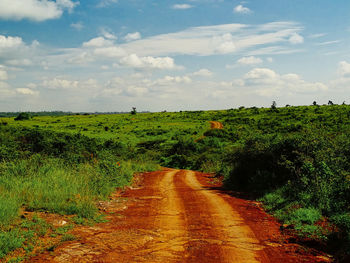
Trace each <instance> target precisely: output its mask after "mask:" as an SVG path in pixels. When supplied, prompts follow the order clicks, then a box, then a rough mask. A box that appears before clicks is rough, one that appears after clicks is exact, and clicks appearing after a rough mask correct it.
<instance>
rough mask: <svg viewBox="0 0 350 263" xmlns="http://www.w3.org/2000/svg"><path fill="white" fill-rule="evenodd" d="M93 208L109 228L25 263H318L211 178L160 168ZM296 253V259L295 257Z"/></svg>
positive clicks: (87, 230) (81, 231) (82, 234)
mask: <svg viewBox="0 0 350 263" xmlns="http://www.w3.org/2000/svg"><path fill="white" fill-rule="evenodd" d="M138 178H139V182H138V186H137V188H130V189H128V190H126V191H125V192H124V193H123V194H121V195H120V196H118V197H117V196H115V197H113V198H112V199H111V200H110V201H109V202H101V203H100V206H101V209H103V210H104V211H105V212H106V213H107V215H108V216H107V218H108V220H109V222H107V223H101V224H97V225H96V226H93V227H86V226H82V227H79V228H77V229H75V230H74V231H73V234H75V235H76V236H77V237H78V240H76V241H71V242H68V243H65V244H63V245H62V246H60V247H58V248H56V249H55V251H54V252H46V253H44V254H42V255H39V256H38V257H36V258H32V259H30V260H29V261H28V262H216V263H217V262H224V263H225V262H235V263H240V262H244V263H253V262H272V263H277V262H278V263H280V262H293V263H294V262H325V261H323V259H324V258H323V257H321V256H315V253H313V254H314V255H310V253H309V252H305V250H304V249H302V248H301V247H300V246H298V245H295V244H289V243H287V242H286V241H285V238H284V237H283V236H282V235H281V233H280V231H279V225H278V223H277V222H276V221H275V220H274V219H273V218H272V217H270V216H268V215H267V214H266V213H265V212H264V211H263V210H262V209H261V208H260V206H259V204H258V203H256V202H253V201H247V200H244V199H239V198H236V197H233V196H231V195H230V194H229V193H225V192H222V191H220V190H218V187H219V186H220V182H219V181H218V180H217V179H215V178H213V177H212V176H211V175H208V174H203V173H197V172H193V171H185V170H175V169H164V170H163V171H158V172H152V173H145V174H143V175H141V176H139V177H138ZM297 251H299V252H297Z"/></svg>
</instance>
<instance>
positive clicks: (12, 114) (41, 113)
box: [0, 111, 149, 117]
mask: <svg viewBox="0 0 350 263" xmlns="http://www.w3.org/2000/svg"><path fill="white" fill-rule="evenodd" d="M20 113H27V114H29V116H30V117H36V116H65V115H84V114H85V115H101V114H127V113H129V112H126V111H125V112H124V111H113V112H112V111H111V112H84V111H82V112H72V111H17V112H0V117H17V116H18V115H19V114H20ZM140 113H149V111H141V112H140Z"/></svg>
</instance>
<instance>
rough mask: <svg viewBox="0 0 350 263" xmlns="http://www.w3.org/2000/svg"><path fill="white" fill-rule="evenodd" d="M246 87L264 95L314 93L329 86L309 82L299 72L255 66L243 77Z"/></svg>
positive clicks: (322, 90) (325, 89)
mask: <svg viewBox="0 0 350 263" xmlns="http://www.w3.org/2000/svg"><path fill="white" fill-rule="evenodd" d="M243 81H244V87H246V88H253V90H252V93H255V94H258V95H260V96H263V97H273V96H281V95H295V94H296V93H301V94H312V93H316V92H324V91H327V90H328V87H327V86H326V85H325V84H323V83H320V82H307V81H305V80H303V79H302V78H301V77H300V76H299V75H297V74H285V75H280V74H278V73H276V72H275V71H273V70H272V69H268V68H255V69H252V70H251V71H249V72H248V73H247V74H245V75H244V77H243Z"/></svg>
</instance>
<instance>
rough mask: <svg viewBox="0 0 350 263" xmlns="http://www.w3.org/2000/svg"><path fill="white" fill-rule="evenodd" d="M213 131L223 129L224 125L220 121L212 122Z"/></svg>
mask: <svg viewBox="0 0 350 263" xmlns="http://www.w3.org/2000/svg"><path fill="white" fill-rule="evenodd" d="M210 128H211V129H223V128H224V125H223V124H222V123H221V122H219V121H210Z"/></svg>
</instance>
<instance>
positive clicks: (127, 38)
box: [124, 32, 141, 41]
mask: <svg viewBox="0 0 350 263" xmlns="http://www.w3.org/2000/svg"><path fill="white" fill-rule="evenodd" d="M140 38H141V34H140V33H139V32H135V33H129V34H127V35H126V36H125V37H124V40H125V41H134V40H138V39H140Z"/></svg>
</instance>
